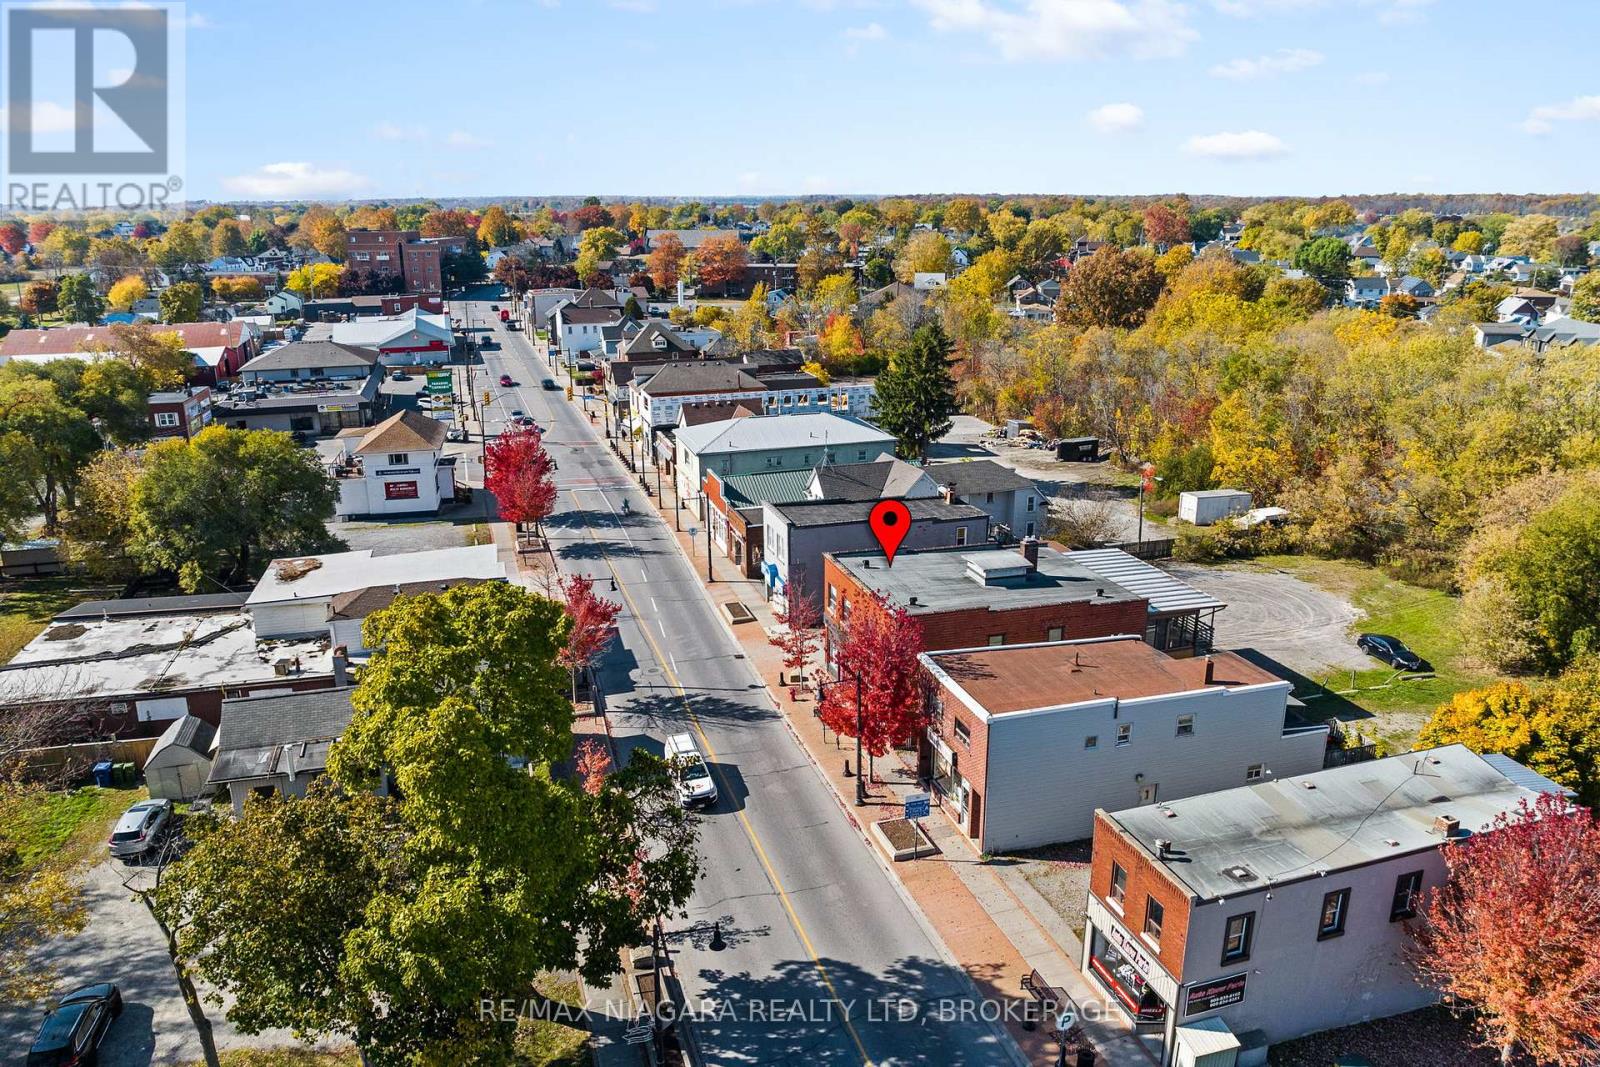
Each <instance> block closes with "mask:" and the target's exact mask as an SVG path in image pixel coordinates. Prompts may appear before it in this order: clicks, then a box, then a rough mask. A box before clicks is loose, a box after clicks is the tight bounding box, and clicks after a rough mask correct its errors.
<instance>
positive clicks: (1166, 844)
mask: <svg viewBox="0 0 1600 1067" xmlns="http://www.w3.org/2000/svg"><path fill="white" fill-rule="evenodd" d="M1170 851H1172V842H1171V841H1168V840H1167V839H1166V838H1164V837H1158V838H1156V858H1157V859H1163V860H1164V859H1166V858H1167V853H1168V852H1170Z"/></svg>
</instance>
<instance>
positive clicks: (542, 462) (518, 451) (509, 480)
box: [483, 429, 556, 526]
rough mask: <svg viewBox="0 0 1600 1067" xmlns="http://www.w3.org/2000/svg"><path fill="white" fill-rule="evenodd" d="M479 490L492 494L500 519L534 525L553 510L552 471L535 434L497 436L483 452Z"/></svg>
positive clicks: (532, 432) (554, 494) (554, 486)
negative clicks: (482, 489) (480, 487)
mask: <svg viewBox="0 0 1600 1067" xmlns="http://www.w3.org/2000/svg"><path fill="white" fill-rule="evenodd" d="M483 458H484V478H483V487H484V488H485V489H487V490H489V492H491V493H493V494H494V499H495V503H496V506H497V507H498V508H499V511H500V517H501V518H502V519H505V520H506V521H508V522H514V523H517V524H518V525H519V526H520V525H521V524H522V523H525V522H531V523H533V524H535V526H537V525H538V523H540V522H541V521H543V520H544V519H546V518H547V517H549V515H550V512H551V511H553V510H555V506H556V483H555V479H553V478H552V477H551V476H550V472H551V471H552V470H553V469H554V467H553V465H552V464H551V462H550V454H549V453H548V452H546V451H545V448H544V438H543V436H542V435H541V434H540V433H539V431H538V430H533V429H528V430H517V431H515V432H513V433H507V434H501V435H500V437H499V438H497V439H496V440H495V441H494V442H493V443H491V444H490V445H489V446H488V447H487V448H485V449H484V453H483Z"/></svg>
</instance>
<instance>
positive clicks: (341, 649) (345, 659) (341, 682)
mask: <svg viewBox="0 0 1600 1067" xmlns="http://www.w3.org/2000/svg"><path fill="white" fill-rule="evenodd" d="M333 684H334V685H336V686H341V687H343V686H347V685H349V684H350V651H349V649H347V648H346V647H345V646H344V645H339V646H338V647H336V648H335V649H334V650H333Z"/></svg>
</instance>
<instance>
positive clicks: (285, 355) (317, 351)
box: [239, 341, 378, 375]
mask: <svg viewBox="0 0 1600 1067" xmlns="http://www.w3.org/2000/svg"><path fill="white" fill-rule="evenodd" d="M377 362H378V352H377V350H376V349H372V348H361V347H358V346H356V345H347V344H340V343H339V342H337V341H291V342H290V343H288V344H286V345H278V346H276V347H274V348H268V349H266V350H265V351H263V352H262V353H261V354H260V355H259V356H257V357H256V358H254V359H252V360H251V361H250V362H248V363H246V364H245V365H244V366H242V367H240V368H239V373H240V374H241V375H245V374H250V373H252V372H257V371H270V370H319V369H323V368H327V367H370V366H372V365H374V364H375V363H377Z"/></svg>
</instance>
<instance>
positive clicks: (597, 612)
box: [556, 574, 622, 697]
mask: <svg viewBox="0 0 1600 1067" xmlns="http://www.w3.org/2000/svg"><path fill="white" fill-rule="evenodd" d="M561 595H562V597H563V598H565V600H566V602H567V614H568V615H569V616H571V617H572V632H571V633H570V634H568V635H567V647H566V648H564V649H562V650H561V651H560V653H558V654H557V656H556V658H557V659H558V660H560V662H561V665H562V666H564V667H566V668H567V669H568V670H569V671H571V672H572V691H573V695H574V697H576V695H577V691H578V672H579V671H581V670H585V669H587V668H588V667H590V666H591V665H593V664H594V663H595V661H597V660H598V659H599V658H600V654H601V653H603V652H604V651H605V650H606V645H608V644H610V642H611V634H612V631H613V630H615V628H616V623H617V613H618V612H620V611H621V610H622V605H621V604H617V603H615V602H613V601H610V600H606V599H604V598H603V597H600V596H598V595H596V593H595V591H594V579H592V578H586V577H584V576H583V575H581V574H570V575H568V576H567V577H565V578H563V579H561Z"/></svg>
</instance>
